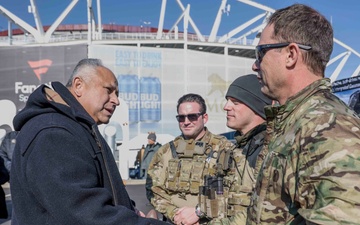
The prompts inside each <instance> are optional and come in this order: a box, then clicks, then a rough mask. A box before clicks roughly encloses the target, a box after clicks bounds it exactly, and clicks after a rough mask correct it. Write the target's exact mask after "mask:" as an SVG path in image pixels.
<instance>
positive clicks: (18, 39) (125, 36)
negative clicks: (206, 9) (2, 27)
mask: <svg viewBox="0 0 360 225" xmlns="http://www.w3.org/2000/svg"><path fill="white" fill-rule="evenodd" d="M208 37H209V36H204V38H205V40H208ZM87 39H88V34H87V33H86V32H84V33H64V34H54V35H52V36H51V38H50V40H49V42H48V43H58V42H70V41H86V40H87ZM219 39H220V37H217V38H216V39H215V42H214V43H216V42H217V41H218V40H219ZM98 40H100V38H98V34H97V33H95V34H94V35H93V38H92V41H98ZM101 40H103V41H107V40H112V41H121V40H139V41H141V40H157V41H161V40H166V41H167V40H184V34H183V33H179V34H174V33H170V34H169V33H164V34H163V35H162V36H161V38H160V39H157V33H149V32H147V33H118V32H116V33H102V38H101ZM187 40H188V41H195V42H196V41H198V42H201V41H200V40H199V38H198V37H197V35H195V34H188V35H187ZM252 42H253V40H251V39H245V40H237V39H234V38H233V39H228V40H227V41H226V42H224V43H220V44H230V43H231V44H233V45H252ZM28 44H41V43H37V42H36V40H35V38H34V37H33V36H32V35H30V34H28V35H16V36H12V39H11V41H10V39H9V37H8V36H6V37H0V45H1V46H9V45H28Z"/></svg>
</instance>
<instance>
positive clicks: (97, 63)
mask: <svg viewBox="0 0 360 225" xmlns="http://www.w3.org/2000/svg"><path fill="white" fill-rule="evenodd" d="M98 67H105V66H104V64H103V63H102V61H101V60H100V59H93V58H86V59H82V60H80V61H79V62H78V64H77V65H76V66H75V69H74V70H73V72H72V74H71V76H70V78H69V80H68V82H67V83H66V85H65V86H66V87H71V85H72V82H73V79H74V78H75V77H77V76H79V77H81V78H83V79H84V80H85V81H87V80H88V79H89V78H90V76H92V75H93V74H94V73H92V72H94V71H96V69H97V68H98Z"/></svg>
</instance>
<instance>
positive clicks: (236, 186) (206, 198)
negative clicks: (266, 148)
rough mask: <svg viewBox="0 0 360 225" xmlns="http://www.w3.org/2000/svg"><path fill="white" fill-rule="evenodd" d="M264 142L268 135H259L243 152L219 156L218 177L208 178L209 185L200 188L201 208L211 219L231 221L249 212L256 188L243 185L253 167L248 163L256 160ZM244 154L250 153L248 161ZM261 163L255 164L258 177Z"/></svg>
mask: <svg viewBox="0 0 360 225" xmlns="http://www.w3.org/2000/svg"><path fill="white" fill-rule="evenodd" d="M263 139H264V133H259V134H257V135H255V137H254V138H253V139H252V140H251V141H250V142H248V143H247V144H246V145H245V146H243V148H241V149H239V148H237V149H236V148H233V149H227V150H222V151H220V152H219V156H218V159H217V168H218V173H217V175H216V176H213V177H210V178H208V179H209V181H207V182H205V184H204V186H202V187H200V195H199V207H200V210H201V212H203V213H205V214H206V216H207V217H208V218H210V219H214V218H224V217H231V216H234V215H235V214H236V212H237V211H242V210H246V208H247V207H248V206H249V205H250V196H249V193H252V185H243V183H242V182H243V176H244V170H245V166H246V163H249V162H248V160H249V161H250V160H253V159H255V160H256V158H257V155H258V154H259V152H260V151H261V149H259V147H261V146H262V143H263ZM243 151H244V152H246V153H247V154H246V157H244V155H242V154H243ZM241 160H244V162H241ZM261 162H262V161H261V160H259V161H252V162H251V164H252V165H251V168H254V176H255V177H256V175H257V174H258V171H259V169H260V168H259V167H260V166H261ZM240 165H242V166H240ZM220 182H221V183H222V184H220Z"/></svg>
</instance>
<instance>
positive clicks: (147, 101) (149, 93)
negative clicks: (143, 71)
mask: <svg viewBox="0 0 360 225" xmlns="http://www.w3.org/2000/svg"><path fill="white" fill-rule="evenodd" d="M140 102H141V103H140V121H141V122H145V123H150V122H155V121H159V120H160V119H161V84H160V80H159V78H157V77H142V78H141V79H140Z"/></svg>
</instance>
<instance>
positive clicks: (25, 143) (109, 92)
mask: <svg viewBox="0 0 360 225" xmlns="http://www.w3.org/2000/svg"><path fill="white" fill-rule="evenodd" d="M118 105H119V100H118V83H117V80H116V78H115V76H114V74H113V73H112V72H111V71H110V70H109V69H108V68H106V67H105V66H104V65H103V64H102V62H101V61H100V60H98V59H83V60H81V61H80V62H79V63H78V65H77V66H76V67H75V69H74V71H73V73H72V75H71V78H70V79H69V81H68V83H67V84H66V87H65V86H64V85H62V84H61V83H59V82H53V83H51V85H49V86H47V85H41V86H40V87H39V88H38V89H37V90H35V91H34V93H32V94H31V95H30V97H29V100H28V102H27V104H26V107H25V108H24V109H23V110H22V111H21V112H19V113H18V114H17V115H16V117H15V118H14V121H13V122H14V127H15V129H16V130H19V131H20V133H19V135H18V136H17V144H16V147H15V150H14V154H13V159H12V168H11V178H10V179H11V180H10V182H11V194H12V201H13V209H14V211H13V218H12V224H13V225H17V224H30V225H31V224H34V225H39V224H51V225H57V224H59V225H60V224H61V225H63V224H77V225H100V224H101V225H110V224H114V225H115V224H139V225H140V224H141V225H145V224H164V223H163V222H161V221H159V220H155V219H149V218H144V217H142V216H144V214H143V213H141V212H139V211H137V210H136V209H135V208H134V206H133V203H132V201H131V200H130V198H129V196H128V193H127V191H126V189H125V186H124V184H123V181H122V178H121V176H120V174H119V172H118V168H117V166H116V163H115V160H114V158H113V156H112V153H111V150H110V148H109V146H108V145H107V144H106V142H105V140H104V138H103V137H102V136H101V134H100V133H99V130H98V125H99V124H106V123H108V122H109V120H110V117H111V116H112V114H113V113H114V111H115V108H116V107H117V106H118ZM140 215H141V216H140Z"/></svg>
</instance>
